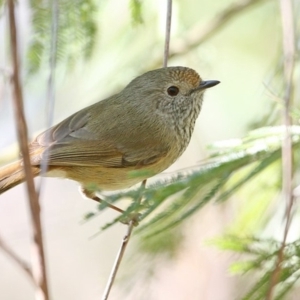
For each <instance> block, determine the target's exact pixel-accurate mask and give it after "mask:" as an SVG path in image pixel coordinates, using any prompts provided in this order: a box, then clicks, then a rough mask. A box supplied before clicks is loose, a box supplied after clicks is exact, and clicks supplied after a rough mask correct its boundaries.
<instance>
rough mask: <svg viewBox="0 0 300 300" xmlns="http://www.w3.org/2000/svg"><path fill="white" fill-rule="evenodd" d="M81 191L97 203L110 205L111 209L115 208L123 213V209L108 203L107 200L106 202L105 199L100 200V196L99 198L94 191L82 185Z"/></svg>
mask: <svg viewBox="0 0 300 300" xmlns="http://www.w3.org/2000/svg"><path fill="white" fill-rule="evenodd" d="M81 192H82V193H83V194H84V195H85V196H86V197H87V198H89V199H92V200H94V201H97V202H99V203H105V204H106V205H107V207H110V208H112V209H113V210H116V211H117V212H119V213H121V214H123V213H124V210H123V209H121V208H119V207H117V206H114V205H112V204H109V203H108V202H106V201H105V200H102V199H101V198H99V197H98V196H96V194H95V193H94V192H91V191H89V190H87V189H86V188H84V187H81Z"/></svg>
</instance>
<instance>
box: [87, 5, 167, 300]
mask: <svg viewBox="0 0 300 300" xmlns="http://www.w3.org/2000/svg"><path fill="white" fill-rule="evenodd" d="M171 19H172V0H168V2H167V20H166V34H165V50H164V60H163V67H164V68H166V67H167V66H168V58H169V48H170V34H171ZM146 183H147V179H145V180H144V181H143V182H142V184H141V195H140V197H139V199H137V203H136V205H137V206H139V205H140V203H141V201H142V192H143V190H144V189H145V187H146ZM92 199H93V200H96V201H99V200H100V201H101V199H99V198H98V197H96V196H95V198H92ZM98 199H99V200H98ZM113 208H114V209H116V207H113ZM136 216H137V215H136ZM134 217H135V216H134ZM134 217H133V219H132V220H131V221H130V222H129V224H128V227H127V232H126V235H125V236H124V237H123V240H122V244H121V247H120V249H119V252H118V254H117V257H116V260H115V263H114V265H113V268H112V271H111V273H110V276H109V278H108V282H107V285H106V287H105V291H104V294H103V297H102V300H107V299H108V296H109V293H110V291H111V288H112V286H113V283H114V281H115V278H116V275H117V272H118V269H119V266H120V264H121V262H122V259H123V256H124V253H125V250H126V247H127V245H128V242H129V239H130V236H131V233H132V230H133V227H134V225H135V224H136V220H135V219H134Z"/></svg>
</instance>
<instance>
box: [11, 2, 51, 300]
mask: <svg viewBox="0 0 300 300" xmlns="http://www.w3.org/2000/svg"><path fill="white" fill-rule="evenodd" d="M14 9H15V7H14V0H9V1H8V12H9V27H10V40H11V49H12V62H13V75H12V83H13V88H14V89H13V92H14V97H13V100H14V101H13V105H14V113H15V120H16V124H17V133H18V140H19V145H20V148H21V152H22V156H23V164H24V172H25V175H26V185H27V192H28V198H29V206H30V212H31V226H32V229H33V235H34V236H33V239H32V240H33V242H32V258H33V263H32V273H33V277H34V281H35V283H36V286H37V290H36V299H39V300H46V299H48V298H49V297H48V287H47V280H46V266H45V256H44V248H43V236H42V228H41V220H40V205H39V201H38V195H37V193H36V191H35V187H34V181H33V175H32V170H31V164H30V157H29V150H28V146H27V142H28V135H27V125H26V121H25V117H24V109H23V97H22V90H21V85H20V80H19V59H18V44H17V29H16V21H15V11H14Z"/></svg>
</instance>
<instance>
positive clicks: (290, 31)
mask: <svg viewBox="0 0 300 300" xmlns="http://www.w3.org/2000/svg"><path fill="white" fill-rule="evenodd" d="M280 9H281V20H282V31H283V53H284V80H285V91H284V104H285V105H284V109H283V123H284V126H285V131H284V138H283V141H282V194H283V197H284V199H285V201H286V213H285V221H286V222H285V228H284V234H283V240H282V244H281V247H280V249H279V252H278V257H277V262H276V266H275V269H274V271H273V273H272V276H271V281H270V287H269V290H268V293H267V297H266V299H267V300H271V299H272V297H273V292H274V288H275V285H276V284H277V283H278V279H279V277H280V273H281V267H282V266H281V263H282V261H283V259H284V249H285V246H286V240H287V236H288V232H289V228H290V224H291V220H292V209H293V204H294V197H293V186H292V183H293V153H292V139H291V133H290V126H291V125H292V119H291V117H290V107H291V99H292V93H293V82H292V81H293V72H294V65H295V60H294V59H295V29H294V17H293V5H292V1H291V0H280Z"/></svg>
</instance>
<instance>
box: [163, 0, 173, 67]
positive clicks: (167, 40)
mask: <svg viewBox="0 0 300 300" xmlns="http://www.w3.org/2000/svg"><path fill="white" fill-rule="evenodd" d="M171 21H172V0H168V7H167V18H166V35H165V51H164V62H163V67H164V68H166V67H167V66H168V59H169V52H170V36H171Z"/></svg>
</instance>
